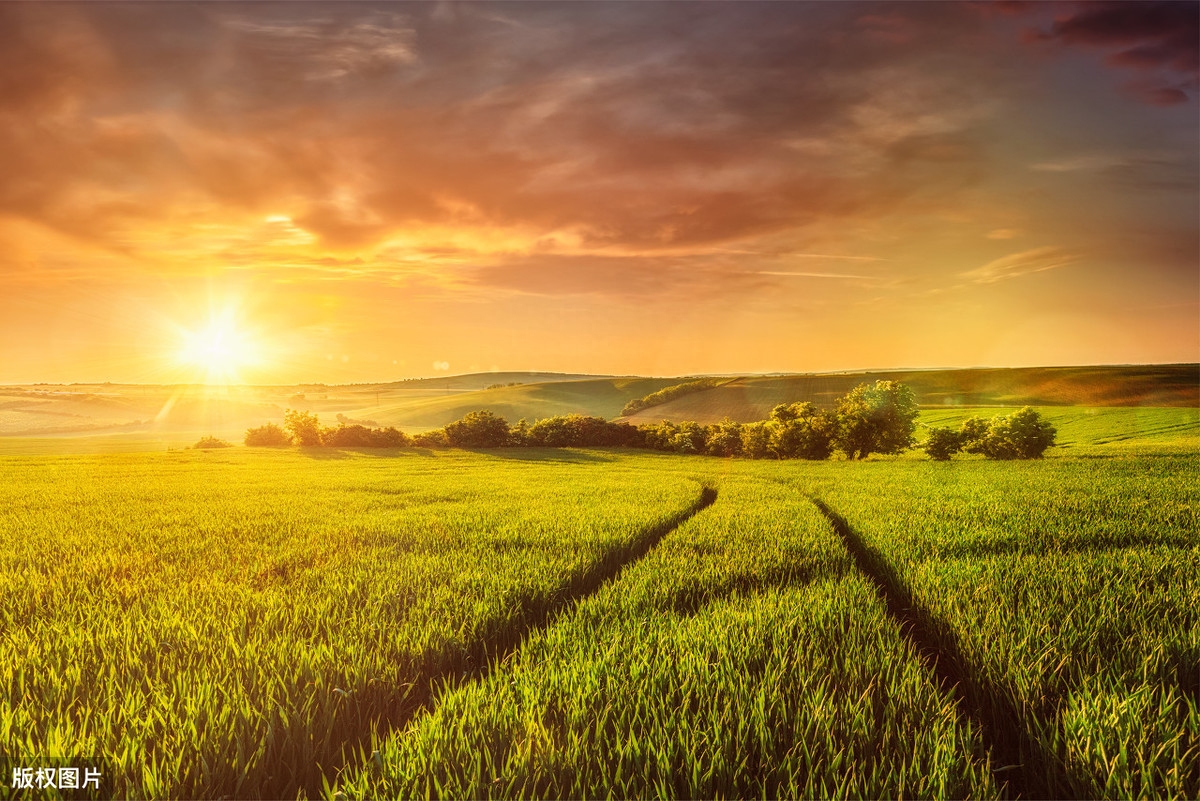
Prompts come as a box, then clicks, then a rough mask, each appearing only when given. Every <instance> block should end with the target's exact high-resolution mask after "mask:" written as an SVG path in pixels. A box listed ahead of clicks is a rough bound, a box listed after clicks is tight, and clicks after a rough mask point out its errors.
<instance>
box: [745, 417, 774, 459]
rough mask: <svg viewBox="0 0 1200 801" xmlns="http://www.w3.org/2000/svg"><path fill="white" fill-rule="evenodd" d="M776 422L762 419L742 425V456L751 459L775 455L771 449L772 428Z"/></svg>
mask: <svg viewBox="0 0 1200 801" xmlns="http://www.w3.org/2000/svg"><path fill="white" fill-rule="evenodd" d="M775 425H776V424H775V423H768V422H764V421H762V420H760V421H758V422H757V423H746V424H744V425H743V426H742V456H745V457H747V458H749V459H766V458H767V457H768V456H774V453H773V452H772V451H771V429H772V428H774V427H775Z"/></svg>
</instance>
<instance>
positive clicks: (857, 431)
mask: <svg viewBox="0 0 1200 801" xmlns="http://www.w3.org/2000/svg"><path fill="white" fill-rule="evenodd" d="M916 426H917V400H916V396H914V395H913V391H912V389H910V388H909V387H907V386H905V385H904V384H901V383H899V382H897V381H876V382H875V384H874V385H871V384H859V385H858V386H857V387H855V388H854V389H852V390H850V392H848V393H846V395H845V396H843V397H842V398H841V399H840V400H839V401H838V404H837V436H836V443H837V446H838V447H839V448H841V450H842V451H844V452H845V454H846V455H847V456H849V457H850V458H851V459H865V458H866V457H867V456H870V455H871V454H872V453H899V452H900V451H902V450H904V449H905V448H907V447H909V446H910V445H912V441H913V431H915V430H916Z"/></svg>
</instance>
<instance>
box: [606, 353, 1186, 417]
mask: <svg viewBox="0 0 1200 801" xmlns="http://www.w3.org/2000/svg"><path fill="white" fill-rule="evenodd" d="M876 380H888V381H901V382H903V383H904V384H907V385H908V386H909V387H911V388H912V390H913V392H914V393H915V394H916V396H917V402H918V403H920V404H921V405H922V406H923V407H925V408H938V407H948V408H955V407H962V406H998V407H1007V406H1085V407H1097V406H1105V407H1107V406H1114V407H1119V406H1128V407H1143V406H1148V407H1171V406H1174V407H1186V408H1192V409H1195V408H1200V366H1197V365H1194V364H1193V365H1161V366H1158V365H1151V366H1131V367H1039V368H1021V369H1007V370H992V369H969V370H911V371H891V372H886V371H885V372H872V373H846V374H841V373H835V374H823V375H804V376H779V377H775V376H770V377H750V378H741V379H738V380H737V381H733V382H730V383H728V384H724V385H722V386H720V387H715V388H713V389H709V390H706V391H704V392H698V393H696V394H694V395H687V396H685V397H682V398H679V399H678V400H675V401H672V402H670V403H666V404H663V405H661V406H656V407H654V408H651V409H647V410H645V411H644V412H640V413H638V414H635V415H632V416H631V417H630V418H628V419H629V421H630V422H635V423H640V422H657V421H658V420H664V419H665V420H675V421H679V420H695V421H696V422H699V423H715V422H718V421H720V420H721V419H722V418H725V417H728V418H730V419H732V420H735V421H737V422H743V423H744V422H750V421H752V420H764V419H766V418H767V416H768V415H769V414H770V412H771V409H772V408H774V407H775V406H776V405H778V404H780V403H792V402H794V401H797V400H808V401H812V402H814V403H816V404H817V405H819V406H822V405H823V406H829V405H832V404H833V403H834V402H835V401H836V400H837V398H838V397H840V396H842V395H844V394H845V393H846V392H848V391H849V390H850V389H852V388H853V387H855V386H856V385H858V384H861V383H863V382H869V381H876Z"/></svg>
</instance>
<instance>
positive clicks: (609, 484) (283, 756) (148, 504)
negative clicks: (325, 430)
mask: <svg viewBox="0 0 1200 801" xmlns="http://www.w3.org/2000/svg"><path fill="white" fill-rule="evenodd" d="M239 451H240V452H236V453H229V452H224V451H223V452H221V453H219V454H217V453H214V454H204V453H195V452H192V453H179V454H156V455H139V456H110V457H93V458H86V457H77V458H59V457H43V458H28V459H8V460H4V461H3V462H2V463H0V474H3V475H4V477H5V480H4V481H3V482H2V483H0V545H2V555H0V582H2V584H0V586H2V587H3V590H0V593H2V594H0V627H2V628H3V631H4V632H5V637H4V639H3V641H2V642H0V692H3V693H4V696H3V697H4V698H5V701H6V703H5V704H4V705H3V706H2V707H0V751H3V752H4V753H6V754H8V755H11V756H14V757H23V756H36V755H39V754H43V755H44V754H53V755H61V756H70V755H78V756H82V755H95V754H104V755H105V756H106V757H108V758H109V759H110V760H112V762H113V764H114V765H115V766H116V770H117V772H118V774H119V775H120V779H119V781H118V783H117V785H116V788H115V789H116V792H117V794H119V795H121V796H127V795H128V796H144V797H167V796H172V797H174V796H185V797H219V796H224V795H233V796H239V797H246V796H267V797H272V796H279V795H281V794H284V793H292V794H294V793H295V791H296V789H297V788H307V789H308V791H309V792H315V788H319V787H320V777H321V775H322V770H323V769H326V770H327V769H330V768H332V767H335V766H336V765H337V764H339V763H340V762H341V761H342V759H343V758H344V756H343V748H344V747H352V746H353V745H354V744H355V743H357V742H359V741H360V740H363V739H364V738H366V737H368V736H369V735H370V733H371V731H372V729H373V727H375V726H376V725H380V724H381V723H386V721H389V720H395V721H399V720H402V719H403V718H404V716H405V715H407V714H410V713H411V712H412V711H413V709H414V708H415V705H416V704H417V703H419V702H420V701H422V700H423V699H424V697H425V696H427V695H428V691H429V686H428V685H429V684H430V683H431V682H434V681H436V680H438V679H439V678H441V677H443V676H445V675H449V674H453V673H456V672H460V671H462V670H465V669H467V668H469V667H470V665H471V664H473V663H478V662H479V661H480V660H482V659H483V658H484V656H485V654H486V653H487V651H488V650H489V649H490V648H492V647H494V646H495V644H497V643H502V642H505V641H508V640H511V639H513V638H514V637H515V636H517V635H519V634H520V632H521V631H522V629H523V628H524V627H525V626H527V625H529V622H530V621H531V620H536V619H538V617H539V615H540V614H542V612H543V610H544V608H545V607H547V606H550V605H552V604H553V603H554V602H555V600H556V597H557V596H558V595H561V594H562V593H564V592H569V591H570V589H571V587H572V585H573V584H575V583H578V582H579V581H581V580H582V579H584V578H586V576H587V574H588V573H589V572H591V571H594V570H596V569H597V568H598V567H600V566H601V565H602V564H603V563H604V562H605V561H606V560H611V559H614V558H620V555H621V553H622V552H623V551H624V550H625V549H628V548H630V547H632V546H633V545H634V544H635V541H636V540H637V538H638V537H639V536H641V535H642V533H643V532H645V531H646V530H647V529H650V528H653V527H654V526H656V525H659V524H661V523H662V522H663V521H664V520H665V519H667V518H668V517H669V516H670V515H672V514H675V513H678V512H679V511H680V510H681V509H684V508H686V507H687V506H688V505H689V504H692V503H694V502H695V498H696V497H697V495H698V493H699V488H698V486H697V485H696V484H695V482H689V481H687V480H685V479H682V478H680V479H674V478H666V479H663V480H657V481H654V482H646V481H644V480H643V476H642V474H641V473H640V472H638V471H631V470H628V469H626V468H624V467H623V466H622V465H621V464H619V463H616V464H608V465H605V467H604V469H603V470H594V469H593V470H587V469H586V464H581V463H579V462H570V461H557V460H548V461H521V460H503V459H490V458H487V457H480V456H474V455H469V454H461V453H459V454H450V455H437V456H421V455H416V454H411V453H410V454H406V455H404V456H398V457H395V458H380V457H375V458H372V457H368V456H361V455H357V454H343V455H344V456H345V457H346V458H344V459H338V460H318V459H312V458H308V457H307V456H305V455H303V454H300V453H295V452H292V453H271V452H265V451H264V452H252V451H251V452H247V451H244V450H241V449H239ZM536 456H537V455H536V454H533V457H534V458H536ZM597 510H603V513H602V514H597Z"/></svg>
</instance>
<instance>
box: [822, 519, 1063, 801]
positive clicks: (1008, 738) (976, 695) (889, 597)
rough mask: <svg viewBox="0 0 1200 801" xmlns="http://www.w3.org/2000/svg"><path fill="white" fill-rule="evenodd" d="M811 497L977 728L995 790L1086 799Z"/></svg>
mask: <svg viewBox="0 0 1200 801" xmlns="http://www.w3.org/2000/svg"><path fill="white" fill-rule="evenodd" d="M809 497H810V499H811V500H812V502H813V504H815V505H816V507H817V509H819V510H820V511H821V514H823V515H825V518H826V519H827V520H828V521H829V522H830V524H831V525H832V526H833V528H834V530H835V531H836V532H837V533H838V536H840V537H841V538H842V541H843V542H844V543H845V544H846V549H847V550H848V551H849V552H850V554H851V556H853V557H854V562H855V564H856V565H857V566H858V569H859V570H860V571H861V572H862V573H863V575H865V576H866V577H867V578H868V579H870V581H871V582H872V583H873V584H874V585H875V588H876V590H877V591H878V593H879V596H880V598H881V599H882V600H883V601H884V604H885V605H886V608H887V612H888V615H889V616H890V617H891V618H892V619H893V620H894V621H895V623H896V625H897V627H898V628H899V629H900V633H901V635H902V636H903V637H904V638H905V640H907V641H908V643H909V644H910V645H911V646H912V647H913V650H914V651H915V652H916V653H917V656H918V658H920V660H921V662H922V663H923V664H924V665H925V666H926V667H927V668H928V669H929V670H930V671H931V672H932V673H933V675H934V676H936V677H937V681H938V685H939V686H940V687H941V689H942V692H943V693H945V694H946V695H947V696H948V697H949V698H951V699H952V700H953V701H954V703H955V706H956V707H957V708H958V712H959V715H960V716H961V717H963V718H965V719H968V720H970V721H972V722H973V723H974V724H975V726H976V728H978V729H979V730H980V732H981V734H982V737H983V741H984V745H985V746H986V747H987V749H988V751H989V752H990V753H991V755H992V765H991V768H992V775H993V777H994V779H995V781H996V786H997V787H998V788H1000V790H1001V791H1002V792H1003V793H1005V794H1006V795H1007V796H1009V797H1010V798H1079V797H1086V794H1081V792H1080V788H1081V787H1082V786H1083V785H1082V784H1081V783H1079V782H1076V781H1074V780H1073V779H1072V777H1071V775H1070V774H1069V773H1068V772H1067V770H1066V768H1065V766H1064V765H1063V764H1062V763H1061V761H1060V760H1059V759H1058V758H1057V757H1056V756H1055V755H1054V754H1053V753H1051V752H1049V751H1047V750H1046V749H1045V748H1044V747H1043V746H1042V744H1041V743H1040V742H1039V741H1038V740H1037V738H1036V737H1034V736H1033V734H1032V733H1031V732H1032V731H1033V727H1032V726H1031V723H1032V721H1030V720H1029V719H1028V717H1027V716H1026V715H1025V714H1023V712H1022V710H1021V709H1020V707H1019V706H1018V705H1017V704H1016V703H1014V702H1013V700H1012V698H1011V697H1010V696H1009V695H1008V694H1007V693H1006V692H1004V690H1003V689H1002V688H1001V687H998V686H996V685H995V684H993V683H991V682H989V681H987V679H985V678H981V677H978V676H976V675H974V674H973V673H972V672H971V671H970V670H969V669H968V668H967V660H966V658H965V657H964V656H963V653H962V647H961V644H960V643H959V640H958V638H957V637H956V636H955V635H954V634H953V633H952V632H951V630H950V628H949V627H948V626H945V625H939V624H938V622H937V620H936V619H935V618H934V616H933V615H932V614H930V612H929V611H928V610H927V609H925V608H923V607H922V606H920V605H919V604H918V603H917V602H916V601H915V600H914V599H913V598H912V595H911V594H910V593H909V592H908V590H907V589H906V588H905V587H904V584H903V582H901V581H900V577H899V576H898V575H897V574H896V571H895V570H894V569H893V568H892V566H891V565H890V564H889V563H888V561H887V559H885V558H884V556H883V555H882V554H881V553H879V551H877V550H875V549H874V548H872V547H871V546H869V545H867V544H866V542H864V541H863V539H862V538H861V537H860V536H859V535H858V534H857V533H856V532H855V531H854V529H852V528H851V527H850V524H849V523H847V522H846V519H845V518H843V517H842V516H841V515H839V514H838V513H837V512H835V511H833V509H831V508H830V507H829V506H828V505H827V504H826V503H825V502H824V501H822V500H821V499H819V498H816V497H813V496H809ZM997 763H999V764H997Z"/></svg>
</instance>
